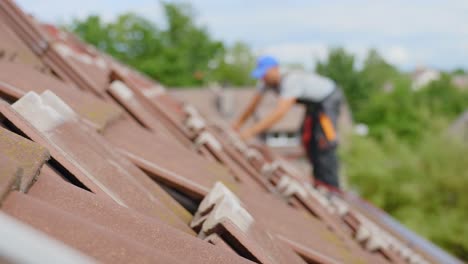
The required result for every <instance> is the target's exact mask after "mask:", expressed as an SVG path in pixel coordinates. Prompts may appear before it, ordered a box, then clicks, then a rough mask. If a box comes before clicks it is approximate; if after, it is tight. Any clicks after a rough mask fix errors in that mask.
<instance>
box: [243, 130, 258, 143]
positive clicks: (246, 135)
mask: <svg viewBox="0 0 468 264" xmlns="http://www.w3.org/2000/svg"><path fill="white" fill-rule="evenodd" d="M254 136H255V135H254V134H252V133H250V131H248V130H247V131H242V133H240V138H241V139H242V140H244V141H245V142H247V141H249V140H251V139H252V138H253V137H254Z"/></svg>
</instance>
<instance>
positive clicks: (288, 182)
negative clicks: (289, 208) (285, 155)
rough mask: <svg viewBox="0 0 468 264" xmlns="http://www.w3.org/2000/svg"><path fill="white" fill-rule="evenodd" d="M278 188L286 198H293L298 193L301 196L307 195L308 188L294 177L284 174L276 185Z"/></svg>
mask: <svg viewBox="0 0 468 264" xmlns="http://www.w3.org/2000/svg"><path fill="white" fill-rule="evenodd" d="M276 187H277V190H278V192H279V193H281V195H282V196H283V197H284V198H285V199H289V198H291V197H292V196H293V195H297V196H299V197H301V198H306V197H307V190H306V188H304V186H303V185H302V184H301V183H299V182H298V181H296V180H294V179H292V178H291V177H289V176H287V175H282V176H281V178H280V180H279V182H278V184H277V185H276Z"/></svg>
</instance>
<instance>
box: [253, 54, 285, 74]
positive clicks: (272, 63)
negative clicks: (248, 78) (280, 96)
mask: <svg viewBox="0 0 468 264" xmlns="http://www.w3.org/2000/svg"><path fill="white" fill-rule="evenodd" d="M278 65H279V63H278V61H277V60H276V59H275V58H273V57H271V56H263V57H260V58H259V59H258V60H257V68H255V70H254V71H253V72H252V77H253V78H255V79H262V78H263V76H265V74H266V73H267V71H268V70H269V69H271V68H273V67H276V66H278Z"/></svg>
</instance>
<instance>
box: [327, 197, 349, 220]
mask: <svg viewBox="0 0 468 264" xmlns="http://www.w3.org/2000/svg"><path fill="white" fill-rule="evenodd" d="M330 203H331V204H332V205H333V206H334V207H335V208H336V212H337V213H338V215H339V216H340V217H343V216H345V215H346V214H347V213H348V212H349V205H348V204H347V203H346V202H345V201H344V200H342V199H340V198H338V197H336V196H332V197H331V198H330Z"/></svg>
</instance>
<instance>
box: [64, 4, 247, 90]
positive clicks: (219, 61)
mask: <svg viewBox="0 0 468 264" xmlns="http://www.w3.org/2000/svg"><path fill="white" fill-rule="evenodd" d="M161 4H162V6H163V8H164V11H165V23H164V24H165V27H164V28H159V27H158V26H157V25H155V24H154V23H153V22H151V21H149V20H147V19H145V18H143V17H141V16H138V15H136V14H132V13H127V14H123V15H120V16H119V17H118V18H117V19H116V20H115V21H112V22H110V23H104V22H102V21H101V20H100V18H99V17H97V16H89V17H88V18H86V19H84V20H75V21H74V22H73V23H72V24H71V25H69V26H67V28H68V29H69V30H70V31H73V32H74V33H76V34H77V35H78V36H79V37H81V38H82V39H83V40H84V41H86V42H88V43H90V44H93V45H95V46H96V47H98V48H99V49H101V50H102V51H104V52H106V53H108V54H109V55H111V56H113V57H115V58H117V59H119V60H120V61H122V62H123V63H126V64H129V65H131V66H133V67H134V68H136V69H138V70H140V71H142V72H144V73H146V74H147V75H148V76H150V77H152V78H154V79H156V80H158V81H160V82H161V83H163V84H165V85H168V86H176V87H182V86H183V87H193V86H200V85H206V84H207V83H209V82H220V83H231V84H235V85H247V84H251V83H252V80H251V79H250V78H249V76H248V74H247V73H248V72H249V71H250V70H251V69H252V68H253V63H252V62H253V56H252V53H251V51H250V49H249V48H248V46H246V45H245V44H242V43H236V44H235V45H233V46H232V47H228V48H226V47H225V45H224V44H223V43H222V42H220V41H217V40H214V39H213V38H212V37H211V36H210V34H209V32H208V31H207V30H206V28H204V27H202V26H199V25H197V24H196V23H195V11H194V9H193V8H192V6H191V5H189V4H186V3H181V2H175V3H174V2H161ZM226 58H228V59H229V60H227V59H226Z"/></svg>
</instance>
